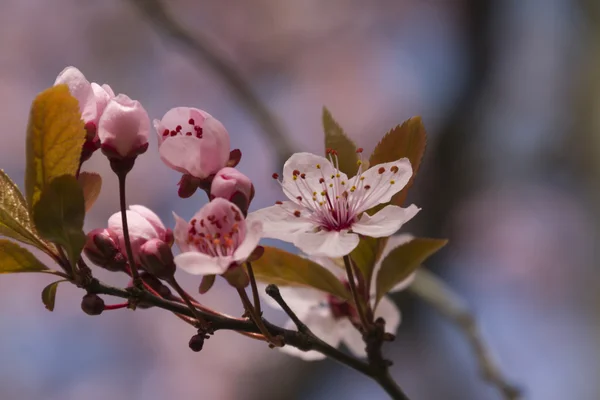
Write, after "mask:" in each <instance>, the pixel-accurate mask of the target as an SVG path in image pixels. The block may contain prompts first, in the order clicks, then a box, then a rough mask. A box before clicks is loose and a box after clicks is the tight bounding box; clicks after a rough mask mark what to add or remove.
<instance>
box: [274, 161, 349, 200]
mask: <svg viewBox="0 0 600 400" xmlns="http://www.w3.org/2000/svg"><path fill="white" fill-rule="evenodd" d="M317 166H319V168H317ZM294 171H299V172H300V173H301V174H304V178H301V177H300V176H298V177H297V180H295V181H294V179H293V178H294ZM336 174H339V175H340V178H339V179H341V180H345V181H347V180H348V177H347V176H346V174H344V173H343V172H340V171H338V170H336V169H335V167H334V166H333V164H331V162H330V161H329V160H328V159H326V158H325V157H321V156H317V155H314V154H311V153H295V154H292V156H291V157H290V158H289V159H288V160H287V161H286V163H285V165H284V166H283V182H282V187H283V191H284V193H285V194H286V196H288V197H289V198H290V199H291V200H292V201H294V202H297V201H298V200H297V199H296V197H298V196H301V197H302V198H304V199H311V198H312V197H313V192H318V193H319V192H321V191H322V190H323V185H322V184H320V183H319V179H321V178H325V179H326V180H328V179H330V177H331V175H336ZM304 201H305V202H306V200H304Z"/></svg>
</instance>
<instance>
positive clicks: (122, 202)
mask: <svg viewBox="0 0 600 400" xmlns="http://www.w3.org/2000/svg"><path fill="white" fill-rule="evenodd" d="M117 176H118V178H119V201H120V205H121V222H122V224H123V238H124V240H125V250H126V252H127V260H128V261H129V266H130V268H131V278H132V279H133V286H135V287H141V286H142V285H141V279H140V276H139V274H138V271H137V267H136V265H135V261H134V260H133V251H132V250H131V239H130V238H129V226H128V225H127V201H126V198H125V178H126V177H127V173H126V172H121V173H118V174H117Z"/></svg>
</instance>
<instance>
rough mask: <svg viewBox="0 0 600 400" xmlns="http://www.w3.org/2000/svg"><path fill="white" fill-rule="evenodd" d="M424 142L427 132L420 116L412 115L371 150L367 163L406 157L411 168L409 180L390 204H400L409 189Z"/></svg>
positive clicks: (422, 152) (372, 163) (423, 150)
mask: <svg viewBox="0 0 600 400" xmlns="http://www.w3.org/2000/svg"><path fill="white" fill-rule="evenodd" d="M426 143H427V134H426V133H425V127H424V126H423V121H421V117H413V118H410V119H408V120H406V121H404V123H403V124H402V125H398V126H396V127H395V128H393V129H392V130H391V131H389V132H388V133H386V134H385V136H384V137H383V138H382V139H381V141H380V142H379V143H378V144H377V146H376V147H375V150H373V154H371V157H370V158H369V165H371V166H373V165H376V164H381V163H384V162H390V161H395V160H398V159H400V158H404V157H406V158H408V159H409V161H410V164H411V166H412V169H413V175H412V177H411V178H410V181H408V184H407V185H406V186H405V187H404V189H402V190H401V191H400V192H398V193H396V195H394V197H392V201H391V202H390V204H394V205H397V206H400V205H402V203H403V202H404V200H406V195H407V193H408V189H410V187H411V185H412V184H413V181H414V179H415V176H416V175H417V172H418V171H419V166H420V164H421V159H422V158H423V154H424V153H425V145H426Z"/></svg>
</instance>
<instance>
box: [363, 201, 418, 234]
mask: <svg viewBox="0 0 600 400" xmlns="http://www.w3.org/2000/svg"><path fill="white" fill-rule="evenodd" d="M419 210H420V209H419V208H418V207H417V206H415V205H414V204H412V205H410V206H408V207H407V208H402V207H398V206H386V207H384V208H383V209H381V210H380V211H379V212H377V213H376V214H374V215H372V216H370V215H368V214H367V213H364V214H363V215H362V217H361V218H360V221H358V222H355V223H354V224H352V232H355V233H359V234H361V235H365V236H371V237H386V236H391V235H393V234H394V233H396V232H397V231H398V230H399V229H400V227H401V226H402V225H404V224H405V223H406V222H408V221H409V220H410V219H411V218H412V217H414V216H415V215H416V214H417V213H418V212H419Z"/></svg>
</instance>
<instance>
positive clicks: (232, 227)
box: [188, 207, 245, 257]
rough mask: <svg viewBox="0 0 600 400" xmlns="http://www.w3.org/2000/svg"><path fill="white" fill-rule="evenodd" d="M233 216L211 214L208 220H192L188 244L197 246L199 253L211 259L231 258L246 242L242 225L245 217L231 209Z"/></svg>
mask: <svg viewBox="0 0 600 400" xmlns="http://www.w3.org/2000/svg"><path fill="white" fill-rule="evenodd" d="M231 210H232V215H233V220H231V218H232V217H231V215H227V214H225V215H222V216H220V217H219V216H217V215H216V214H210V215H208V216H207V217H206V218H200V219H196V218H194V219H192V220H191V221H190V227H189V229H188V243H191V244H193V245H194V246H196V248H197V249H198V251H199V252H201V253H204V254H207V255H209V256H211V257H225V256H231V255H232V254H233V252H234V251H235V249H237V248H238V246H239V245H240V243H241V242H242V241H243V240H244V235H245V234H244V232H243V229H240V223H241V222H242V221H243V217H242V215H241V214H240V212H239V211H238V210H236V209H235V208H234V207H231Z"/></svg>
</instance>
